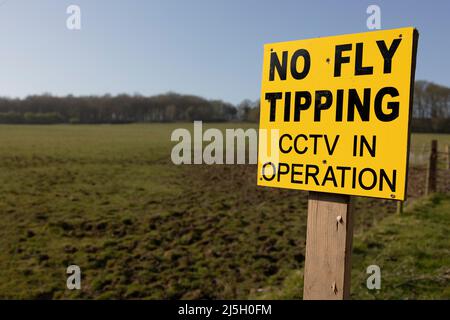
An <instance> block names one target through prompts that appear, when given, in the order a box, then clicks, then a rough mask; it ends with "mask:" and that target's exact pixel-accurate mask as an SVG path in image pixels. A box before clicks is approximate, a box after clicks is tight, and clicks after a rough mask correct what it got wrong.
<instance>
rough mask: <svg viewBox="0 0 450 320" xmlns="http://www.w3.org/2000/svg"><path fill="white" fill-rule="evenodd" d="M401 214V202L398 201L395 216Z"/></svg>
mask: <svg viewBox="0 0 450 320" xmlns="http://www.w3.org/2000/svg"><path fill="white" fill-rule="evenodd" d="M402 213H403V201H401V200H399V201H397V214H402Z"/></svg>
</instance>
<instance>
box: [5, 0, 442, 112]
mask: <svg viewBox="0 0 450 320" xmlns="http://www.w3.org/2000/svg"><path fill="white" fill-rule="evenodd" d="M72 4H74V5H78V6H79V7H80V9H81V29H80V30H69V29H68V28H67V27H66V20H67V19H68V17H69V14H67V12H66V10H67V7H68V6H69V5H72ZM371 4H376V5H378V6H379V7H380V8H381V28H382V29H392V28H399V27H406V26H414V27H416V28H417V29H418V30H419V33H420V39H419V48H418V57H417V69H416V79H420V80H428V81H433V82H435V83H438V84H442V85H446V86H449V87H450V58H449V56H450V54H449V53H450V36H449V32H450V1H446V0H442V1H440V0H434V1H364V0H351V1H350V0H349V1H344V0H343V1H331V0H329V1H322V0H314V1H300V0H297V1H287V0H286V1H283V0H282V1H273V0H272V1H264V0H259V1H257V0H228V1H224V0H189V1H186V0H178V1H173V0H163V1H152V0H121V1H119V0H70V1H67V0H39V1H36V0H0V39H1V49H0V96H8V97H25V96H27V95H30V94H42V93H51V94H54V95H67V94H74V95H90V94H95V95H103V94H106V93H110V94H113V95H116V94H120V93H128V94H134V93H140V94H143V95H154V94H159V93H164V92H168V91H175V92H179V93H186V94H195V95H200V96H203V97H206V98H210V99H222V100H225V101H228V102H231V103H239V102H240V101H242V100H243V99H246V98H249V99H252V100H256V99H257V98H258V97H259V94H260V84H261V70H262V54H263V45H264V43H271V42H279V41H289V40H299V39H307V38H314V37H323V36H330V35H337V34H347V33H357V32H365V31H369V30H368V29H367V26H366V20H367V18H368V16H369V15H368V14H367V13H366V9H367V7H368V6H369V5H371Z"/></svg>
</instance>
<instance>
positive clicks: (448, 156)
mask: <svg viewBox="0 0 450 320" xmlns="http://www.w3.org/2000/svg"><path fill="white" fill-rule="evenodd" d="M445 156H446V159H447V163H446V167H445V168H446V169H450V147H449V145H448V144H446V145H445Z"/></svg>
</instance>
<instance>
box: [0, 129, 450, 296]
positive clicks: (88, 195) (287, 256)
mask: <svg viewBox="0 0 450 320" xmlns="http://www.w3.org/2000/svg"><path fill="white" fill-rule="evenodd" d="M214 126H215V127H220V128H225V127H228V126H230V125H229V124H227V125H226V124H219V125H214ZM234 126H235V127H244V128H245V127H250V126H251V125H247V124H244V125H241V124H235V125H234ZM177 127H180V124H152V125H92V126H83V125H74V126H69V125H57V126H6V125H5V126H0V179H1V181H2V184H1V185H0V215H1V218H2V223H1V227H0V237H1V240H0V279H1V282H0V297H1V298H187V299H190V298H244V299H245V298H248V297H260V296H262V297H264V295H265V294H272V293H273V294H275V292H278V291H277V290H283V294H285V295H286V296H291V297H296V296H297V295H298V292H299V290H298V286H293V287H292V288H290V286H287V288H286V289H284V288H285V287H286V284H287V283H288V284H290V283H293V282H295V283H300V281H297V280H296V279H297V278H300V277H299V276H298V275H299V274H301V270H302V267H303V261H304V245H305V228H306V203H307V193H306V192H298V191H291V190H281V189H268V188H257V187H256V186H255V182H256V167H255V166H251V165H239V166H238V165H234V166H218V165H215V166H206V165H196V166H194V165H191V166H189V165H184V166H175V165H173V164H172V163H171V161H170V151H171V147H172V143H171V142H170V134H171V132H172V130H173V129H175V128H177ZM431 138H434V136H432V135H414V136H413V141H412V147H413V148H412V150H421V148H422V149H423V148H424V147H423V146H424V145H426V144H427V143H428V141H429V140H430V139H431ZM438 139H439V141H440V145H443V144H444V143H449V144H450V135H439V136H438ZM415 152H419V151H415ZM423 182H424V177H423V170H422V171H420V170H419V171H415V170H414V169H411V170H410V181H409V183H410V187H409V192H410V195H411V196H412V198H417V197H419V196H420V195H421V193H423V190H422V189H423V187H422V186H423V184H424V183H423ZM444 189H445V188H444ZM443 191H444V192H445V191H446V190H443ZM439 199H441V200H439V201H437V202H436V201H435V202H436V203H438V202H439V207H438V208H441V209H439V210H441V211H439V212H441V213H442V212H444V211H445V212H446V214H447V215H446V217H447V218H448V216H449V215H450V209H449V204H448V201H447V200H445V197H444V196H442V197H441V198H439ZM430 201H431V200H430ZM435 202H432V203H433V204H434V203H435ZM437 205H438V204H436V206H437ZM417 210H419V211H420V210H421V211H420V212H419V213H420V214H421V216H420V218H419V217H418V218H417V219H422V218H423V219H425V218H426V217H428V216H430V215H432V214H431V212H432V211H430V213H429V214H428V213H427V212H426V211H424V210H423V209H417ZM436 210H438V209H436ZM394 212H395V203H394V202H393V201H388V200H376V199H368V198H357V200H356V213H355V215H356V231H355V237H356V239H357V241H356V244H355V257H356V258H355V261H356V264H355V268H356V269H355V268H354V270H356V271H355V272H354V273H355V274H356V275H358V274H361V268H362V267H363V266H364V265H365V264H367V263H369V262H370V264H374V263H375V264H376V263H377V262H378V261H380V262H379V263H380V264H383V268H384V267H386V268H387V269H388V270H389V268H391V269H392V270H394V268H397V267H394V266H396V265H398V261H403V260H397V261H396V260H395V259H391V260H390V259H389V256H386V255H388V254H389V252H391V251H387V252H388V253H386V252H385V251H386V250H391V249H389V248H391V247H393V246H394V245H393V244H391V245H390V246H389V248H388V249H384V248H380V247H377V246H376V245H375V246H371V245H368V244H367V243H368V241H369V242H370V241H372V242H374V241H375V240H370V239H369V238H370V237H371V236H372V237H374V238H373V239H376V240H377V243H378V239H381V238H380V237H382V236H386V239H387V241H391V240H392V239H393V237H390V236H389V235H390V233H389V232H390V231H389V226H390V222H389V221H391V220H392V223H395V226H396V227H397V231H398V232H400V233H402V232H405V231H404V230H408V229H409V228H410V227H412V225H410V224H409V223H411V224H417V223H418V222H417V221H416V218H414V217H412V218H411V221H407V220H405V221H403V220H401V221H400V220H399V221H397V220H395V219H399V218H398V217H397V218H396V217H392V215H393V213H394ZM419 213H418V215H419ZM414 216H415V215H414ZM389 219H391V220H389ZM385 221H388V222H385ZM431 223H436V221H434V222H433V221H430V227H429V229H427V232H430V233H432V232H431V231H432V230H433V224H431ZM442 228H443V229H442V230H441V231H439V232H441V233H439V234H441V235H442V234H445V232H447V234H448V231H449V229H448V228H449V227H448V221H447V224H446V227H445V225H444V226H443V227H442ZM377 232H378V233H377ZM402 234H403V233H402ZM427 236H429V233H425V231H424V232H423V233H420V232H419V231H417V237H427ZM436 237H437V238H436V241H444V242H437V243H438V244H440V245H442V246H443V245H444V244H445V245H446V247H445V248H448V240H447V239H446V237H445V236H441V237H438V236H436ZM400 239H403V238H402V237H400ZM407 240H408V241H412V239H411V238H407V239H405V245H406V244H408V242H407ZM445 241H447V242H445ZM399 245H400V244H399ZM445 248H440V250H438V249H436V250H435V251H429V252H428V251H427V247H424V248H423V250H422V251H423V254H424V255H425V256H426V258H427V260H426V263H427V265H426V266H425V267H426V268H427V269H426V271H427V272H428V271H430V270H432V269H433V268H435V267H436V268H437V267H439V266H440V267H441V268H444V267H445V266H444V265H441V264H442V263H447V264H448V260H445V259H441V258H440V257H436V259H434V258H433V257H434V254H439V255H441V254H443V253H448V251H445ZM397 249H398V248H394V247H393V248H392V252H393V253H392V254H395V253H396V251H395V250H397ZM358 250H359V251H358ZM430 250H431V249H430ZM447 250H448V249H447ZM405 252H406V253H405V254H404V255H405V256H406V255H407V254H408V251H405ZM406 258H407V257H405V259H406ZM371 259H372V260H371ZM411 259H412V258H411ZM408 261H409V262H410V263H412V264H413V263H414V261H411V260H408ZM70 264H77V265H79V266H80V267H81V270H82V290H80V291H69V290H67V289H66V277H67V275H66V267H67V266H68V265H70ZM402 266H403V264H402ZM409 266H410V265H405V268H409ZM447 267H448V265H447ZM358 268H359V269H358ZM395 270H397V269H395ZM408 270H409V271H410V273H405V272H404V270H402V269H398V270H397V271H396V272H398V273H401V274H399V275H398V277H396V276H395V274H396V273H395V272H393V273H392V277H391V276H389V278H387V279H386V280H384V281H385V282H384V283H386V282H388V283H387V284H386V285H387V287H389V285H390V284H389V281H392V283H391V284H392V285H394V284H395V283H397V282H396V281H397V280H398V279H400V277H401V276H402V277H403V278H401V279H403V280H401V281H404V282H407V281H408V279H409V275H410V274H411V277H412V278H411V279H419V281H418V283H419V284H420V285H423V283H424V282H426V281H427V279H429V278H427V277H428V276H429V277H431V276H433V275H434V273H431V271H430V273H424V274H422V273H421V272H422V271H421V270H422V269H421V266H420V268H419V267H418V268H412V267H411V268H410V269H408ZM433 270H434V269H433ZM363 271H365V269H364V270H363ZM401 271H402V272H401ZM441 271H442V272H444V271H445V270H444V269H442V270H441ZM441 271H439V272H441ZM436 272H438V271H436ZM442 272H441V273H439V274H436V277H438V275H442V274H444V277H446V276H445V272H444V273H442ZM446 272H448V270H447V271H446ZM447 276H448V273H447ZM421 277H422V278H421ZM446 279H447V280H444V282H443V284H444V285H446V286H447V287H448V277H447V278H446ZM291 280H295V281H291ZM398 281H400V280H398ZM411 281H412V280H411ZM430 281H434V280H430ZM445 281H447V282H445ZM355 283H356V285H355V287H354V295H355V297H361V298H374V297H375V298H377V297H388V298H402V297H403V296H402V294H403V293H404V291H401V290H397V291H393V293H392V294H388V293H385V295H383V294H380V295H378V296H377V295H373V294H369V293H367V292H366V291H367V289H364V288H362V287H361V285H358V283H360V281H359V282H358V281H356V282H355ZM439 284H440V283H439V282H436V285H435V286H433V288H434V290H435V291H433V292H429V293H428V291H427V293H423V295H420V293H418V295H417V296H423V297H447V296H448V292H447V291H445V290H439ZM414 285H415V284H414V282H412V283H411V284H409V283H408V284H406V285H405V286H406V287H408V286H414ZM400 288H402V285H400ZM420 289H421V287H418V288H417V290H420ZM443 289H444V288H443ZM425 291H426V290H425ZM291 292H293V293H292V294H291ZM283 294H280V296H283ZM417 296H412V297H413V298H414V297H417Z"/></svg>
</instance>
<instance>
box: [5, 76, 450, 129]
mask: <svg viewBox="0 0 450 320" xmlns="http://www.w3.org/2000/svg"><path fill="white" fill-rule="evenodd" d="M259 107H260V104H259V100H257V101H251V100H248V99H247V100H244V101H242V102H241V103H239V104H238V105H233V104H231V103H227V102H224V101H221V100H209V99H205V98H202V97H199V96H194V95H182V94H177V93H172V92H170V93H166V94H160V95H156V96H149V97H148V96H142V95H137V94H136V95H126V94H121V95H117V96H111V95H104V96H81V97H75V96H73V95H68V96H65V97H56V96H52V95H50V94H43V95H32V96H28V97H26V98H23V99H19V98H15V99H12V98H0V123H3V124H56V123H72V124H77V123H80V124H94V123H133V122H176V121H188V122H191V121H194V120H203V121H207V122H223V121H246V122H258V121H259ZM412 130H413V131H416V132H448V133H450V88H448V87H445V86H441V85H437V84H434V83H431V82H427V81H417V82H416V83H415V86H414V107H413V120H412Z"/></svg>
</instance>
